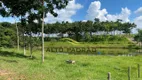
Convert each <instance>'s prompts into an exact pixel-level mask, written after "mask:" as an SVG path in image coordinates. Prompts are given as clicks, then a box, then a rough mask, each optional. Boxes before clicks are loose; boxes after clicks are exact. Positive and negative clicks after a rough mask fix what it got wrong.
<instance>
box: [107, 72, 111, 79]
mask: <svg viewBox="0 0 142 80" xmlns="http://www.w3.org/2000/svg"><path fill="white" fill-rule="evenodd" d="M107 78H108V80H111V73H110V72H108V77H107Z"/></svg>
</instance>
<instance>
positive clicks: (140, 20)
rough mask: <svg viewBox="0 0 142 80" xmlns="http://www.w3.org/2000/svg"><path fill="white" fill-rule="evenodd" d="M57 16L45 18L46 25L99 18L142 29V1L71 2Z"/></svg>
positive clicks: (79, 0) (96, 0) (9, 19)
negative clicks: (130, 24)
mask: <svg viewBox="0 0 142 80" xmlns="http://www.w3.org/2000/svg"><path fill="white" fill-rule="evenodd" d="M55 11H56V12H57V13H58V14H59V15H58V17H56V18H54V17H53V16H52V15H51V14H50V13H48V14H47V18H45V22H46V23H54V22H56V21H59V22H62V21H69V22H73V21H86V20H93V19H94V18H99V19H100V20H101V21H106V20H109V21H115V20H117V19H122V20H123V21H124V22H134V23H135V24H137V26H138V28H142V1H141V0H72V1H70V2H69V4H68V6H67V7H66V8H65V9H62V10H55ZM3 21H8V22H12V23H14V18H11V17H9V18H2V17H1V16H0V22H3Z"/></svg>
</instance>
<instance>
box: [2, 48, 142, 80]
mask: <svg viewBox="0 0 142 80" xmlns="http://www.w3.org/2000/svg"><path fill="white" fill-rule="evenodd" d="M33 55H34V58H33V59H30V58H29V57H27V56H29V54H28V52H27V56H23V52H22V51H19V52H17V51H16V49H2V50H1V51H0V80H107V73H108V72H111V75H112V80H128V79H127V70H128V67H129V66H131V77H132V79H131V80H142V78H141V79H138V78H137V64H140V65H142V63H141V62H142V58H141V57H142V56H133V57H128V56H89V55H66V54H55V53H48V52H46V53H45V62H44V63H43V64H42V63H41V60H40V59H41V52H40V51H34V52H33ZM69 59H71V60H75V61H76V63H75V64H67V63H66V60H69ZM141 70H142V67H141ZM4 73H7V74H4ZM2 74H3V75H2ZM141 77H142V71H141Z"/></svg>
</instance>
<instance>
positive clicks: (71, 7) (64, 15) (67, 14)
mask: <svg viewBox="0 0 142 80" xmlns="http://www.w3.org/2000/svg"><path fill="white" fill-rule="evenodd" d="M81 8H83V6H82V5H81V4H78V3H75V0H72V1H70V2H69V4H68V5H67V7H66V8H65V9H61V10H55V12H57V13H58V16H57V17H54V16H53V15H51V14H50V13H48V14H47V18H45V22H46V23H47V22H48V23H55V22H57V21H59V22H62V21H69V22H72V21H73V20H72V19H71V17H72V16H73V15H75V14H76V12H77V10H79V9H81Z"/></svg>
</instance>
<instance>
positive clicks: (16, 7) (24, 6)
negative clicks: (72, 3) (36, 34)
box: [0, 0, 69, 62]
mask: <svg viewBox="0 0 142 80" xmlns="http://www.w3.org/2000/svg"><path fill="white" fill-rule="evenodd" d="M68 1H69V0H10V1H9V0H0V7H1V8H0V15H2V16H3V17H6V16H7V15H8V16H17V17H19V16H21V17H22V18H24V19H27V17H26V16H30V15H31V13H34V14H35V15H36V16H35V17H36V18H35V19H37V20H38V22H42V24H41V25H42V62H44V18H45V17H46V14H47V13H51V14H52V15H53V16H55V17H56V16H58V15H57V13H55V12H54V11H55V9H62V8H65V7H66V6H67V4H68ZM2 4H3V6H2ZM27 13H28V14H29V15H26V14H27ZM35 19H33V21H34V20H35Z"/></svg>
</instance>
